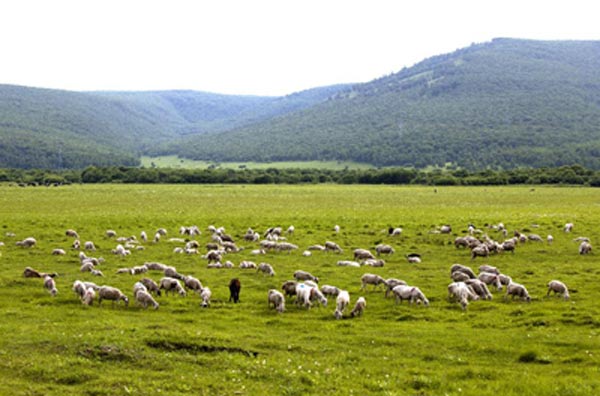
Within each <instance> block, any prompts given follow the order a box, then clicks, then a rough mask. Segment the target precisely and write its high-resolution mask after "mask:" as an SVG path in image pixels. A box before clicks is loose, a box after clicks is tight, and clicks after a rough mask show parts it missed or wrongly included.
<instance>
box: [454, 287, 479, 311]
mask: <svg viewBox="0 0 600 396" xmlns="http://www.w3.org/2000/svg"><path fill="white" fill-rule="evenodd" d="M448 298H449V300H450V301H454V300H456V301H458V303H459V304H460V306H461V307H462V309H463V311H464V310H466V309H467V305H469V300H478V299H479V296H478V295H477V294H475V292H474V291H473V289H471V288H470V287H469V286H468V285H467V284H466V283H465V282H453V283H450V284H449V285H448Z"/></svg>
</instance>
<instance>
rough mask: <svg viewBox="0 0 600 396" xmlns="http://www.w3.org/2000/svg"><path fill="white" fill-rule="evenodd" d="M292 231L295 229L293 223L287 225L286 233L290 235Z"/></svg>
mask: <svg viewBox="0 0 600 396" xmlns="http://www.w3.org/2000/svg"><path fill="white" fill-rule="evenodd" d="M294 231H296V227H294V226H293V225H291V226H289V227H288V229H287V231H286V232H287V233H288V235H292V234H293V233H294Z"/></svg>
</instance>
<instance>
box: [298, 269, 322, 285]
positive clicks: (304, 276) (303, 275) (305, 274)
mask: <svg viewBox="0 0 600 396" xmlns="http://www.w3.org/2000/svg"><path fill="white" fill-rule="evenodd" d="M294 279H296V280H297V281H305V280H311V281H313V282H316V283H319V278H317V277H316V276H314V275H312V274H311V273H309V272H306V271H302V270H298V271H296V272H294Z"/></svg>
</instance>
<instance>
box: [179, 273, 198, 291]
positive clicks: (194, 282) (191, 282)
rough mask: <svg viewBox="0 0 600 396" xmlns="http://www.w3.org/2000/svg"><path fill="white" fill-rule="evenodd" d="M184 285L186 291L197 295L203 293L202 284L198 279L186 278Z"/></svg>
mask: <svg viewBox="0 0 600 396" xmlns="http://www.w3.org/2000/svg"><path fill="white" fill-rule="evenodd" d="M182 280H183V285H184V286H185V288H186V289H190V290H193V291H195V292H197V293H200V292H201V291H202V283H200V281H199V280H198V279H196V278H194V277H193V276H191V275H188V276H184V277H183V279H182Z"/></svg>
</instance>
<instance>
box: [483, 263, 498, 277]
mask: <svg viewBox="0 0 600 396" xmlns="http://www.w3.org/2000/svg"><path fill="white" fill-rule="evenodd" d="M482 272H489V273H491V274H496V275H499V274H500V271H498V268H496V267H492V266H491V265H487V264H484V265H480V266H479V273H482Z"/></svg>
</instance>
